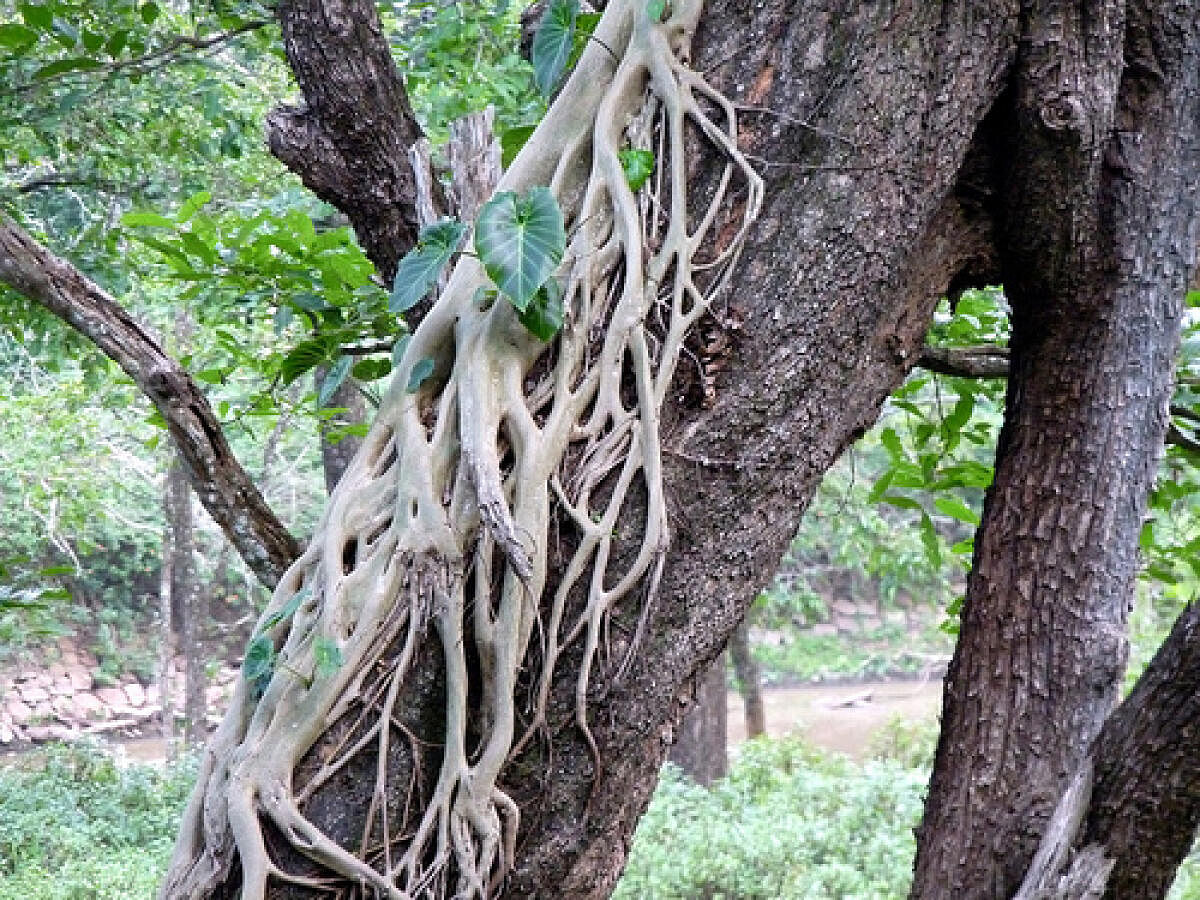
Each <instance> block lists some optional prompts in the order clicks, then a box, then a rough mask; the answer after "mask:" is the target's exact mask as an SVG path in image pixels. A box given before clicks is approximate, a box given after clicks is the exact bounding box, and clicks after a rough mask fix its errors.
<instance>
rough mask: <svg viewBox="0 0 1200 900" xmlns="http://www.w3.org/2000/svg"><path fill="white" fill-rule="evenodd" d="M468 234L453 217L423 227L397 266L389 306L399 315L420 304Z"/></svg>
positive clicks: (462, 225)
mask: <svg viewBox="0 0 1200 900" xmlns="http://www.w3.org/2000/svg"><path fill="white" fill-rule="evenodd" d="M466 233H467V226H466V225H464V224H463V223H462V222H458V221H455V220H454V219H445V220H444V221H441V222H438V223H437V224H436V225H430V226H429V227H427V228H425V229H424V230H422V231H421V236H420V238H419V239H418V240H417V246H415V247H413V248H412V249H411V250H409V251H408V252H407V253H406V254H404V258H403V259H401V260H400V265H399V266H398V267H397V268H396V279H395V281H393V282H392V298H391V300H390V301H389V302H388V309H389V310H391V311H392V312H393V313H396V314H399V313H402V312H405V311H406V310H409V309H412V308H413V307H414V306H416V305H417V304H418V303H420V302H421V298H422V297H424V296H425V295H426V294H427V293H429V289H430V288H431V287H432V286H433V283H434V282H435V281H437V277H438V275H439V274H440V273H441V271H442V269H443V268H445V266H446V263H448V262H449V261H450V257H451V256H453V255H454V251H455V250H457V249H458V245H459V244H460V243H462V239H463V235H465V234H466Z"/></svg>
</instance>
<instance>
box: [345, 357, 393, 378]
mask: <svg viewBox="0 0 1200 900" xmlns="http://www.w3.org/2000/svg"><path fill="white" fill-rule="evenodd" d="M391 371H392V361H391V360H390V359H363V360H359V361H358V362H356V363H355V364H354V368H353V369H351V370H350V374H352V375H353V376H354V377H355V378H357V379H358V380H359V381H376V380H378V379H380V378H383V377H384V376H385V375H388V374H390V373H391Z"/></svg>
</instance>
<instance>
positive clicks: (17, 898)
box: [0, 748, 195, 900]
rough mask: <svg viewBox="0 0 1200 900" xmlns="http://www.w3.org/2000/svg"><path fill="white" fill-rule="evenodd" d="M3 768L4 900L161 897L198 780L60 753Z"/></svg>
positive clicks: (0, 892) (179, 771)
mask: <svg viewBox="0 0 1200 900" xmlns="http://www.w3.org/2000/svg"><path fill="white" fill-rule="evenodd" d="M34 762H35V764H41V765H38V766H37V767H36V768H35V767H33V766H30V767H27V768H23V769H9V770H0V900H30V898H38V900H76V898H79V900H83V898H88V900H109V898H112V900H133V898H141V897H152V896H153V895H154V891H155V886H156V883H157V881H158V879H159V878H160V877H161V875H162V872H163V870H164V869H165V868H166V863H167V859H168V857H169V856H170V852H171V845H172V843H173V841H174V836H175V830H176V828H177V827H178V822H179V816H180V813H181V811H182V809H183V804H184V802H185V801H186V799H187V794H188V791H189V790H190V789H191V784H192V781H193V779H194V777H195V773H194V768H193V766H191V765H182V766H179V767H177V768H174V769H168V770H166V771H159V770H157V769H153V768H150V767H144V766H133V767H129V768H119V767H118V766H117V765H116V764H115V763H114V762H113V760H112V758H111V757H108V756H105V755H103V754H101V753H99V752H98V751H94V750H81V749H76V748H55V749H53V750H50V751H48V752H47V753H45V754H44V756H42V755H40V756H39V758H38V759H36V760H35V761H34Z"/></svg>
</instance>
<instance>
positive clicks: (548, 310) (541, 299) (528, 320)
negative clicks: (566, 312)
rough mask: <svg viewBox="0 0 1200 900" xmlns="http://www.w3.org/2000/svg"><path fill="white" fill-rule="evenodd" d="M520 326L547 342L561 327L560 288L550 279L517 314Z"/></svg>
mask: <svg viewBox="0 0 1200 900" xmlns="http://www.w3.org/2000/svg"><path fill="white" fill-rule="evenodd" d="M517 318H518V319H520V320H521V324H522V325H524V326H525V327H526V328H528V329H529V330H530V331H531V332H533V333H534V334H535V335H537V336H538V338H540V339H541V340H543V341H548V340H550V339H551V338H552V337H554V336H555V335H556V334H558V330H559V329H560V328H562V325H563V302H562V288H561V287H559V284H558V282H557V281H555V280H554V279H553V278H551V279H550V280H549V281H547V282H546V283H545V284H544V285H542V288H541V290H539V291H538V292H537V293H536V294H535V295H534V297H533V300H532V301H530V303H529V305H528V306H527V307H525V309H524V311H523V312H519V313H517Z"/></svg>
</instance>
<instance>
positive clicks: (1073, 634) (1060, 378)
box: [912, 2, 1200, 900]
mask: <svg viewBox="0 0 1200 900" xmlns="http://www.w3.org/2000/svg"><path fill="white" fill-rule="evenodd" d="M1089 7H1094V8H1093V9H1092V10H1091V15H1089V16H1086V17H1079V18H1076V17H1075V16H1074V15H1070V14H1068V15H1065V16H1064V14H1063V12H1062V11H1061V10H1058V9H1057V8H1050V9H1048V10H1040V11H1036V12H1031V13H1030V15H1029V18H1028V20H1027V22H1026V25H1025V29H1026V30H1025V34H1026V38H1025V41H1024V42H1023V44H1022V53H1021V56H1020V59H1019V60H1018V64H1017V67H1016V70H1015V74H1014V87H1013V90H1012V92H1011V93H1010V94H1009V95H1008V96H1007V97H1006V99H1005V102H1004V103H1003V104H1001V105H1000V107H999V108H998V109H997V110H996V112H995V113H994V114H993V115H992V123H993V126H994V128H995V129H996V131H995V133H996V135H997V137H998V148H1006V150H1005V152H1004V153H1003V154H1002V155H999V156H998V157H997V163H996V165H995V169H994V171H995V172H996V177H995V182H994V190H995V196H996V197H997V201H998V202H997V208H998V215H999V217H1000V220H1001V232H1002V235H1003V236H1002V239H1001V241H1000V247H1001V260H1002V266H1003V283H1004V285H1005V291H1006V295H1007V297H1008V299H1009V301H1010V303H1011V304H1012V308H1013V337H1012V372H1011V375H1010V378H1009V386H1008V401H1007V410H1006V417H1005V424H1004V428H1003V431H1002V433H1001V436H1000V442H999V447H998V450H997V463H996V476H995V483H994V484H993V486H992V488H991V490H990V491H989V493H988V496H987V500H986V503H985V507H984V516H983V521H982V523H981V525H980V530H979V535H978V536H977V539H976V554H975V559H974V564H973V567H972V573H971V576H970V579H969V583H968V589H967V598H966V603H965V606H964V609H963V616H962V627H961V632H960V636H959V642H958V647H957V649H956V652H955V655H954V659H953V661H952V662H951V665H950V669H949V672H948V675H947V678H946V682H945V696H944V700H943V712H942V730H941V735H940V740H939V744H938V753H937V758H936V762H935V766H934V773H933V777H932V780H931V783H930V789H929V795H928V799H927V802H926V810H925V818H924V821H923V823H922V826H921V829H920V835H919V841H918V855H917V864H916V879H915V881H914V885H913V890H912V896H913V897H914V898H929V900H932V898H942V897H945V898H956V900H959V898H995V900H1001V898H1009V897H1011V896H1012V895H1013V892H1014V891H1015V890H1016V889H1017V887H1018V886H1019V885H1020V884H1021V882H1022V879H1023V877H1024V874H1025V871H1026V869H1027V868H1028V866H1029V864H1030V862H1031V860H1032V858H1033V855H1034V851H1035V850H1036V848H1037V846H1038V843H1039V841H1040V839H1041V836H1042V833H1043V830H1044V828H1045V825H1046V821H1047V819H1048V817H1049V815H1050V813H1051V811H1052V810H1053V809H1054V807H1055V805H1056V803H1057V801H1058V798H1059V797H1060V796H1061V795H1062V793H1063V791H1064V790H1065V789H1066V788H1067V786H1068V784H1069V782H1070V779H1071V777H1072V774H1073V773H1074V772H1075V771H1076V769H1077V768H1078V767H1079V765H1080V763H1081V762H1082V761H1083V758H1084V755H1085V753H1086V751H1087V748H1088V746H1089V745H1090V744H1091V742H1092V740H1093V739H1094V738H1095V736H1096V735H1097V733H1098V732H1099V731H1100V727H1101V725H1102V724H1103V722H1104V720H1105V718H1106V717H1107V715H1108V713H1109V711H1110V710H1111V708H1112V705H1113V703H1114V701H1115V700H1116V697H1117V690H1118V687H1119V685H1120V680H1121V676H1122V674H1123V671H1124V666H1125V660H1126V655H1127V640H1126V636H1125V631H1126V627H1125V626H1126V616H1127V613H1128V610H1129V609H1130V608H1131V606H1132V602H1133V588H1134V580H1135V578H1136V576H1137V571H1138V567H1139V560H1138V544H1137V541H1138V535H1139V533H1140V530H1141V526H1142V521H1143V516H1144V513H1145V509H1146V498H1147V492H1148V490H1149V488H1150V486H1151V484H1152V483H1153V479H1154V476H1155V472H1156V470H1157V461H1158V459H1159V456H1160V453H1161V447H1162V441H1163V436H1164V433H1165V430H1166V426H1167V422H1168V414H1167V404H1168V401H1169V399H1170V396H1171V391H1172V376H1173V373H1174V360H1175V353H1176V348H1177V345H1178V333H1179V331H1178V330H1179V321H1180V305H1181V300H1182V298H1183V294H1184V291H1185V289H1186V284H1187V278H1188V264H1189V263H1190V262H1191V259H1190V256H1191V252H1190V248H1191V247H1193V246H1194V243H1195V232H1194V228H1195V208H1194V200H1193V198H1194V195H1195V190H1194V180H1195V172H1194V161H1195V157H1194V155H1193V157H1192V159H1191V160H1188V159H1187V158H1186V153H1187V152H1188V148H1190V150H1191V152H1192V153H1193V154H1194V153H1195V142H1196V138H1197V120H1200V106H1198V105H1197V85H1196V74H1195V70H1196V53H1197V51H1198V49H1200V41H1198V40H1197V34H1196V30H1197V26H1196V11H1195V10H1191V11H1189V12H1187V13H1186V14H1184V13H1182V12H1179V9H1178V7H1176V8H1175V10H1174V11H1168V10H1167V9H1164V10H1163V11H1161V12H1154V13H1151V12H1150V11H1148V10H1146V9H1144V8H1135V7H1131V8H1130V9H1129V10H1128V18H1126V10H1125V9H1124V7H1123V4H1119V3H1114V2H1109V3H1098V4H1089ZM1173 16H1174V17H1176V18H1175V19H1174V20H1172V17H1173ZM1189 32H1190V34H1189ZM1164 76H1165V77H1164ZM1097 135H1103V136H1104V139H1103V140H1097V139H1096V136H1097ZM1134 135H1136V138H1135V137H1134ZM1189 169H1191V171H1189ZM1171 248H1176V250H1174V251H1173V250H1172V249H1171ZM1178 248H1188V250H1187V251H1185V252H1178ZM1113 896H1120V897H1126V896H1131V895H1129V894H1125V893H1119V894H1115V895H1113ZM1146 896H1150V895H1149V894H1147V895H1146Z"/></svg>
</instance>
